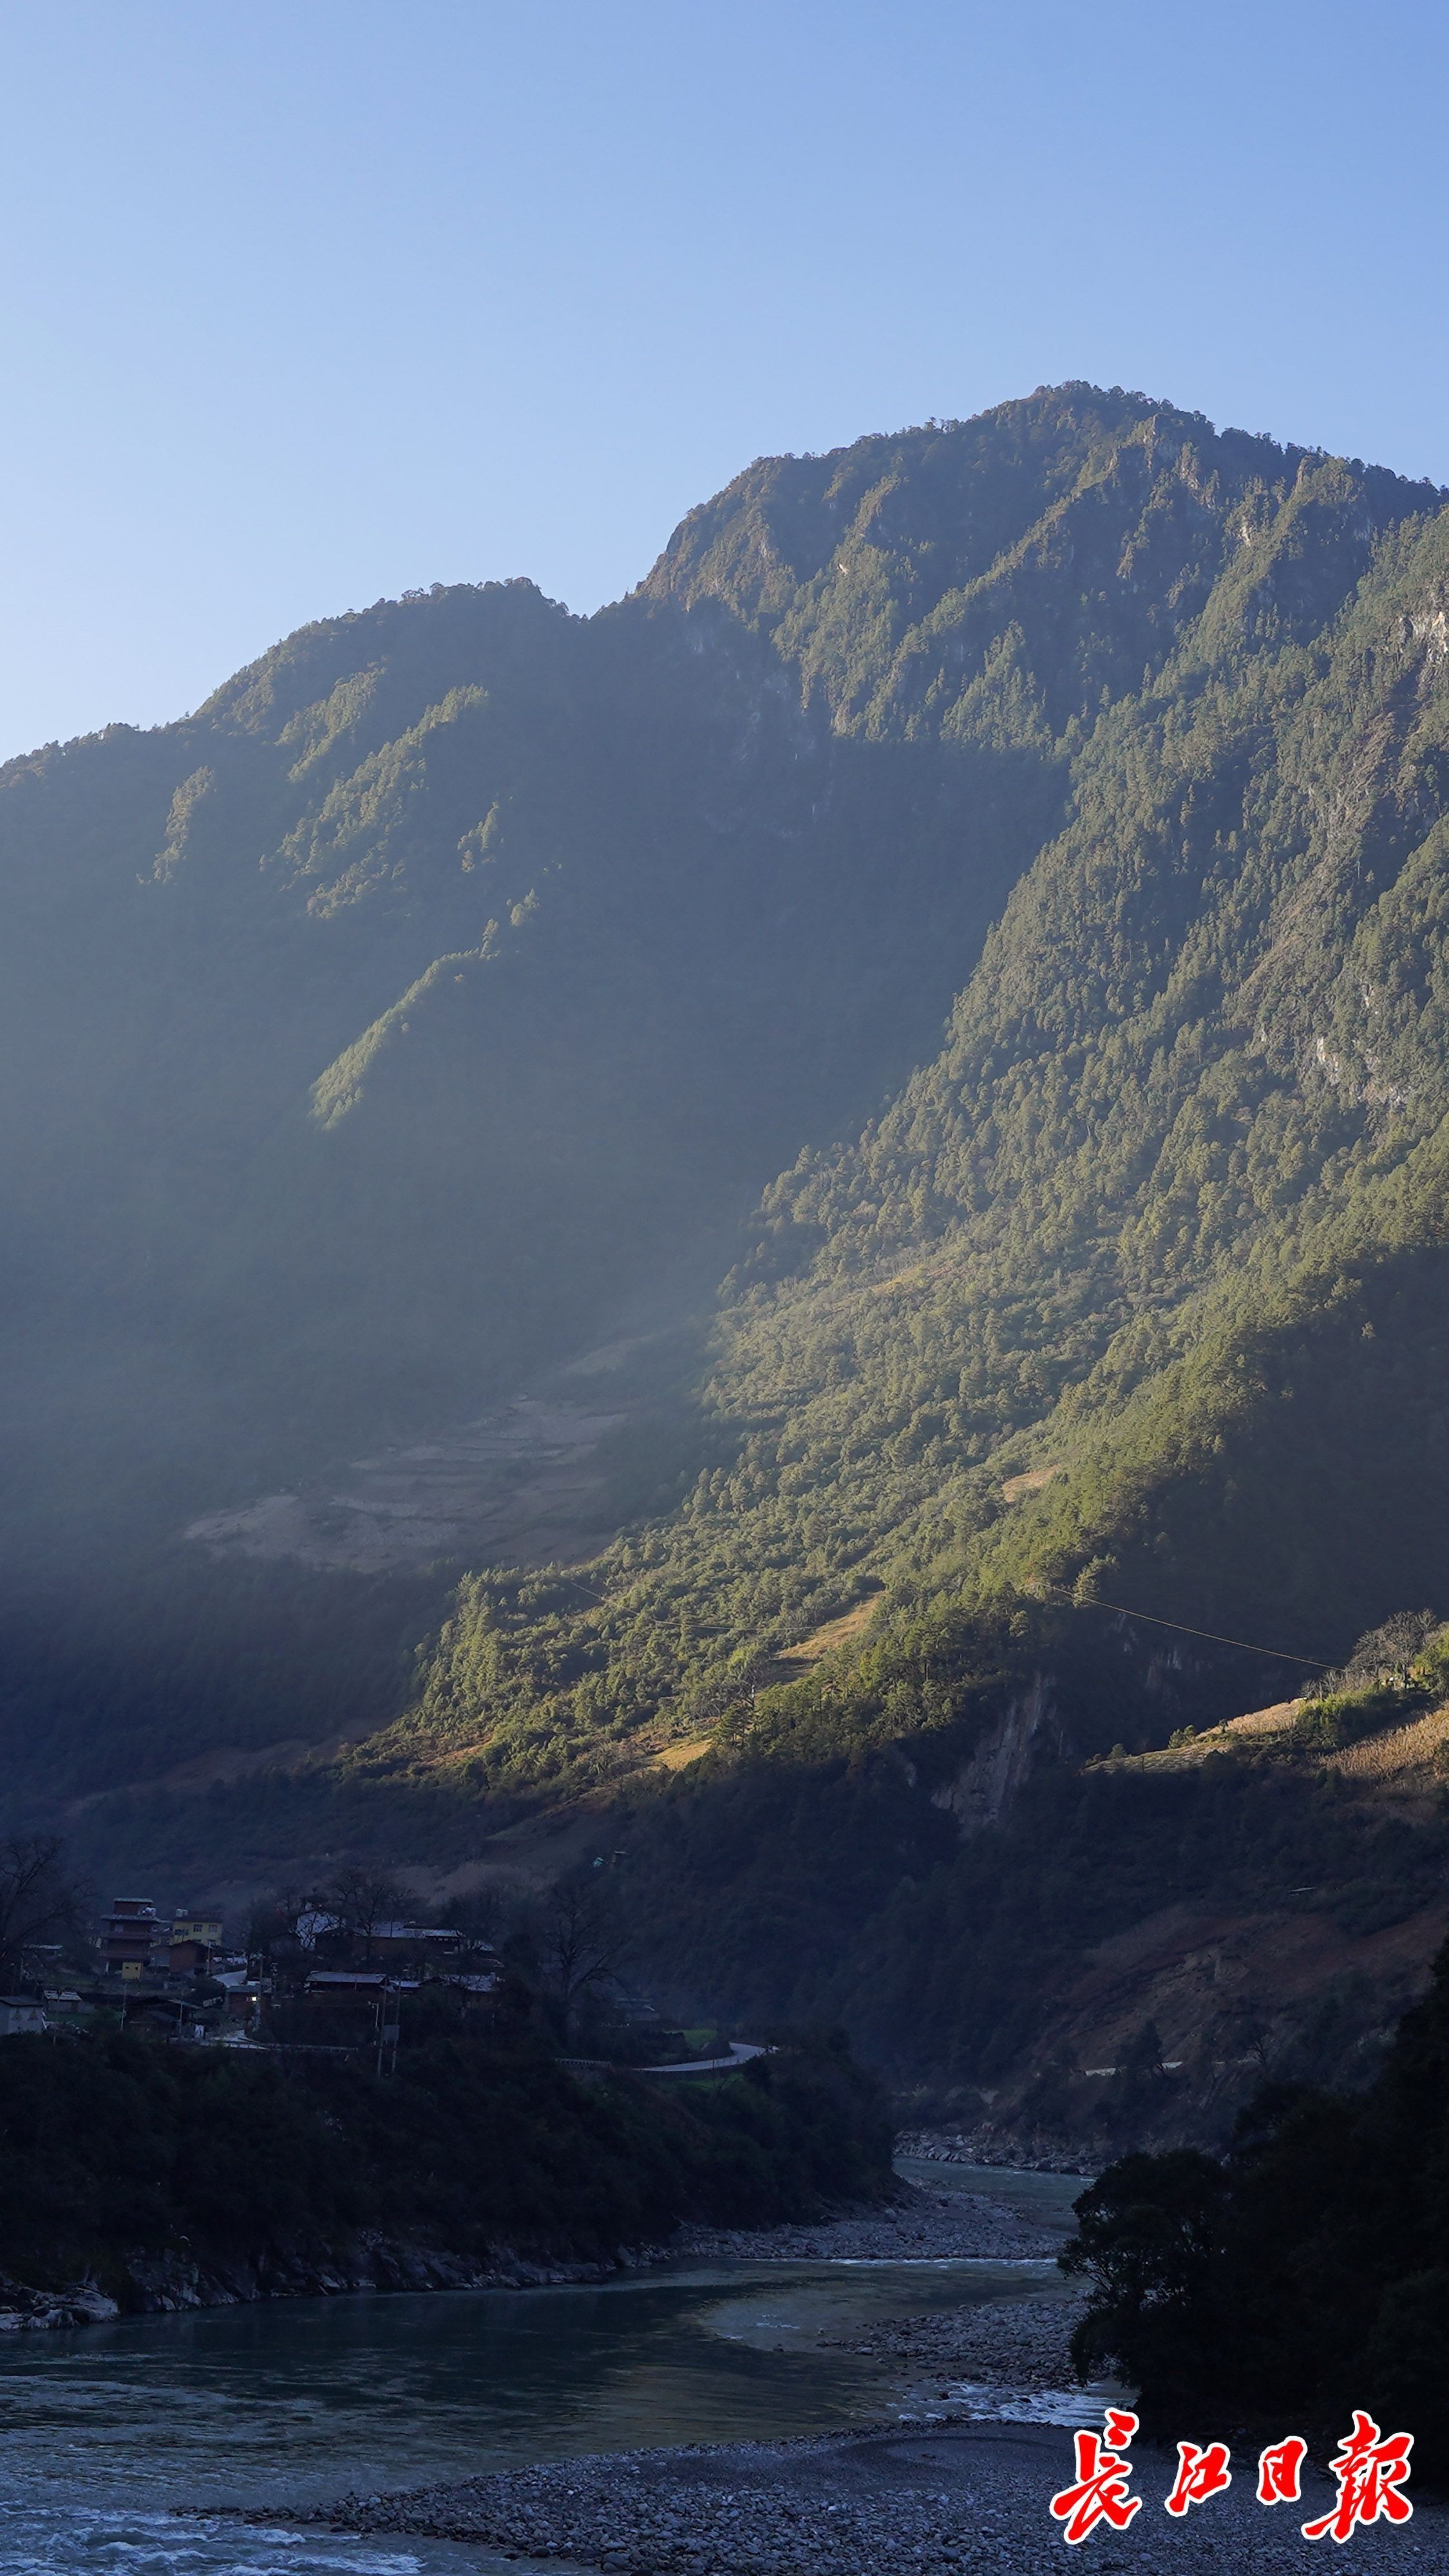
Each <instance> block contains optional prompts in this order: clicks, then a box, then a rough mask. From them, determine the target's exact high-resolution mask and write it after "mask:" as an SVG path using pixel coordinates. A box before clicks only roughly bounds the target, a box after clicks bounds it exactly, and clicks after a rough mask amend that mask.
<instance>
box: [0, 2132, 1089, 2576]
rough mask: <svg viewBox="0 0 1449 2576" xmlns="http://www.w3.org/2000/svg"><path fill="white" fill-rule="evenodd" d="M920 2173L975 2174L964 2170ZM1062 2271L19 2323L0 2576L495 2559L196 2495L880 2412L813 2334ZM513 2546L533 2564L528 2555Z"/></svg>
mask: <svg viewBox="0 0 1449 2576" xmlns="http://www.w3.org/2000/svg"><path fill="white" fill-rule="evenodd" d="M911 2171H912V2172H913V2174H919V2175H920V2176H921V2178H922V2179H925V2178H926V2174H927V2172H928V2171H929V2174H930V2178H931V2179H932V2180H933V2181H934V2180H941V2181H947V2180H948V2179H949V2180H950V2181H953V2182H954V2181H957V2180H958V2177H959V2180H960V2182H961V2183H963V2184H964V2183H965V2181H966V2176H965V2174H964V2173H961V2172H960V2171H959V2169H957V2171H956V2172H953V2173H952V2174H951V2175H950V2176H949V2177H948V2176H946V2175H944V2174H941V2173H940V2170H939V2168H922V2167H918V2166H913V2167H912V2168H911ZM975 2179H976V2178H975V2177H972V2180H973V2181H974V2180H975ZM1039 2185H1040V2186H1048V2187H1047V2188H1043V2189H1036V2188H1035V2187H1036V2186H1039ZM983 2186H984V2187H985V2188H987V2189H990V2190H992V2191H993V2192H999V2194H1000V2196H1001V2197H1003V2198H1006V2197H1008V2196H1009V2197H1011V2198H1012V2199H1014V2200H1016V2201H1017V2202H1018V2203H1019V2204H1023V2203H1024V2205H1025V2206H1026V2207H1030V2208H1031V2209H1032V2211H1033V2214H1034V2215H1036V2214H1039V2215H1040V2216H1042V2217H1043V2218H1046V2219H1048V2221H1049V2222H1050V2221H1055V2222H1056V2223H1057V2224H1058V2225H1059V2224H1060V2223H1061V2215H1060V2213H1062V2212H1063V2211H1064V2205H1065V2198H1066V2197H1070V2195H1071V2194H1072V2193H1074V2192H1075V2191H1078V2190H1080V2189H1081V2184H1080V2182H1076V2183H1071V2184H1070V2185H1064V2184H1062V2183H1059V2182H1058V2181H1057V2178H1056V2177H1044V2176H1043V2177H1038V2176H1022V2177H1019V2178H1017V2177H1008V2176H997V2175H992V2176H990V2177H987V2176H985V2175H983V2176H981V2177H980V2180H979V2183H978V2184H977V2187H978V2188H980V2187H983ZM1055 2277H1056V2276H1055V2272H1054V2267H1053V2266H1052V2265H1051V2264H1050V2263H1046V2262H1032V2263H1020V2262H1016V2263H1005V2264H1003V2263H993V2262H974V2263H967V2262H955V2261H953V2262H929V2261H927V2262H911V2263H898V2262H882V2263H839V2262H801V2263H792V2264H788V2265H787V2264H774V2263H772V2264H751V2263H711V2264H698V2265H693V2266H689V2267H684V2266H679V2267H675V2268H672V2269H662V2270H655V2271H650V2272H646V2273H636V2274H632V2275H626V2276H622V2277H621V2278H619V2279H618V2280H617V2281H611V2282H608V2283H606V2284H603V2285H600V2286H589V2287H578V2288H555V2289H539V2290H525V2291H506V2290H489V2291H477V2292H471V2291H470V2292H456V2293H443V2294H438V2295H433V2296H429V2297H394V2298H383V2297H367V2296H363V2297H350V2298H338V2299H297V2300H290V2299H289V2300H279V2301H276V2302H274V2303H271V2304H268V2305H264V2306H259V2307H254V2308H220V2309H211V2310H207V2311H205V2312H202V2313H200V2314H195V2315H189V2316H181V2317H147V2318H139V2319H130V2320H126V2321H124V2322H117V2323H116V2324H113V2325H106V2326H88V2327H84V2328H81V2329H78V2330H76V2331H74V2332H69V2333H62V2334H21V2335H16V2336H13V2337H10V2338H7V2339H6V2342H5V2344H4V2346H3V2348H0V2568H3V2569H4V2570H5V2576H223V2571H224V2576H324V2571H325V2572H326V2576H445V2571H449V2570H456V2571H461V2570H463V2569H469V2570H491V2569H493V2568H494V2567H497V2568H499V2569H501V2568H502V2566H503V2565H504V2563H505V2562H504V2561H502V2560H501V2559H499V2560H495V2559H494V2558H493V2557H492V2556H491V2554H490V2553H489V2552H487V2551H486V2550H480V2549H479V2548H478V2547H477V2546H476V2545H469V2546H466V2547H464V2546H455V2545H453V2544H449V2543H445V2542H408V2543H406V2544H402V2543H397V2544H394V2543H380V2542H377V2541H364V2540H354V2539H350V2538H347V2537H346V2536H342V2535H337V2536H334V2535H330V2534H318V2533H315V2532H310V2531H307V2530H304V2529H301V2528H293V2529H290V2530H289V2529H287V2528H285V2527H282V2528H277V2529H273V2528H266V2529H256V2530H252V2529H249V2528H247V2527H245V2526H238V2525H237V2524H236V2523H234V2522H231V2521H229V2520H221V2519H214V2518H213V2519H208V2518H207V2516H206V2514H205V2510H204V2509H205V2507H206V2505H207V2504H209V2503H215V2504H221V2503H227V2504H236V2503H256V2504H262V2503H265V2504H268V2505H276V2504H279V2503H280V2504H283V2505H285V2504H287V2503H292V2502H296V2503H303V2502H307V2501H311V2500H314V2499H318V2498H325V2497H327V2496H333V2495H339V2494H342V2493H344V2492H346V2490H347V2489H349V2488H353V2487H358V2486H364V2487H366V2488H367V2489H368V2490H370V2491H375V2490H376V2489H377V2488H379V2487H384V2486H407V2485H415V2484H420V2483H422V2482H423V2481H425V2480H430V2479H434V2478H441V2477H453V2478H457V2477H466V2476H471V2475H475V2474H477V2473H478V2472H479V2471H482V2470H486V2469H492V2468H505V2467H513V2466H519V2465H522V2464H523V2463H525V2462H527V2461H530V2460H543V2459H558V2458H562V2457H567V2456H570V2455H577V2454H578V2453H581V2452H586V2451H608V2450H628V2449H632V2448H635V2447H638V2446H653V2445H658V2444H669V2443H677V2442H699V2441H711V2442H717V2441H730V2440H737V2439H761V2438H768V2437H770V2436H773V2435H776V2434H785V2433H804V2432H812V2431H824V2430H828V2429H831V2428H836V2427H841V2426H845V2425H849V2424H851V2423H853V2422H864V2421H867V2420H870V2419H872V2418H877V2419H878V2418H879V2417H880V2416H881V2415H882V2414H883V2413H885V2412H887V2411H888V2410H889V2403H890V2399H889V2389H888V2385H887V2380H886V2377H885V2375H884V2373H883V2372H882V2371H881V2369H880V2367H879V2366H878V2365H875V2364H873V2363H871V2362H869V2361H867V2360H864V2359H862V2358H860V2357H858V2356H856V2355H854V2354H852V2353H849V2352H844V2351H833V2350H825V2351H822V2350H820V2349H819V2348H818V2347H817V2345H816V2343H815V2340H814V2338H815V2336H816V2335H817V2334H818V2333H819V2332H820V2331H821V2330H822V2329H823V2330H824V2331H826V2332H827V2333H829V2334H835V2333H844V2332H847V2331H848V2329H849V2328H850V2326H851V2325H852V2324H859V2323H863V2322H865V2321H867V2320H870V2319H874V2318H880V2317H887V2316H899V2315H902V2314H906V2313H914V2314H918V2315H919V2314H921V2313H922V2312H924V2311H925V2310H927V2309H930V2308H935V2307H940V2308H950V2307H958V2306H962V2305H965V2304H970V2303H973V2302H974V2301H976V2300H978V2299H983V2298H1000V2297H1002V2296H1004V2295H1007V2296H1009V2295H1030V2294H1034V2295H1037V2296H1040V2295H1041V2293H1042V2291H1043V2290H1044V2289H1048V2288H1050V2287H1051V2286H1052V2284H1053V2282H1054V2280H1055ZM177 2508H180V2509H181V2511H180V2513H179V2514H178V2511H177ZM507 2563H509V2564H511V2565H512V2566H513V2567H514V2569H515V2576H524V2562H520V2561H511V2562H507Z"/></svg>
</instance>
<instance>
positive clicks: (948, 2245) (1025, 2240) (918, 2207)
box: [669, 2183, 1061, 2263]
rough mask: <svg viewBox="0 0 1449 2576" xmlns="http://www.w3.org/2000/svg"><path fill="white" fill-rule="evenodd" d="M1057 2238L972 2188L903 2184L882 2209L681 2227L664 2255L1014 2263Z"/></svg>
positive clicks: (1048, 2251) (1051, 2248)
mask: <svg viewBox="0 0 1449 2576" xmlns="http://www.w3.org/2000/svg"><path fill="white" fill-rule="evenodd" d="M1060 2244H1061V2237H1060V2235H1059V2234H1057V2235H1053V2234H1051V2233H1049V2232H1048V2231H1047V2230H1046V2229H1045V2228H1042V2227H1038V2226H1036V2225H1035V2224H1034V2223H1033V2221H1032V2220H1031V2218H1030V2217H1027V2216H1024V2215H1023V2214H1021V2213H1020V2212H1018V2211H1017V2210H1015V2209H1011V2208H1009V2207H1007V2206H1006V2205H1005V2204H1004V2203H1003V2202H1001V2201H999V2200H988V2199H986V2198H984V2197H983V2196H981V2195H980V2194H978V2193H975V2192H966V2191H936V2190H933V2189H932V2187H931V2185H930V2184H929V2183H902V2185H901V2186H900V2193H899V2197H898V2198H897V2199H896V2200H895V2201H893V2202H892V2203H891V2204H890V2205H889V2206H888V2207H886V2208H884V2209H862V2210H850V2211H847V2212H845V2213H843V2214H842V2215H841V2216H840V2217H838V2218H830V2219H823V2220H821V2221H819V2222H818V2223H817V2224H816V2225H815V2226H813V2227H762V2228H737V2227H730V2228H725V2227H682V2228H681V2229H680V2230H679V2233H678V2235H677V2236H675V2237H673V2238H671V2240H670V2245H669V2252H670V2253H671V2254H686V2255H688V2254H694V2255H700V2256H703V2257H705V2258H707V2259H710V2260H716V2261H717V2260H719V2259H720V2258H721V2257H733V2258H734V2259H735V2260H737V2261H739V2262H749V2263H802V2262H803V2263H811V2262H835V2263H892V2262H894V2263H909V2262H912V2261H914V2262H922V2261H935V2262H948V2261H952V2260H954V2261H957V2262H963V2261H972V2260H975V2261H986V2262H989V2261H992V2260H995V2261H999V2262H1004V2263H1010V2262H1019V2261H1021V2260H1023V2259H1024V2258H1026V2257H1027V2256H1030V2255H1040V2256H1046V2257H1050V2256H1052V2255H1054V2254H1055V2253H1056V2252H1057V2251H1058V2249H1059V2247H1060Z"/></svg>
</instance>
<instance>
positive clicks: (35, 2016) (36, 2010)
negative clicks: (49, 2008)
mask: <svg viewBox="0 0 1449 2576" xmlns="http://www.w3.org/2000/svg"><path fill="white" fill-rule="evenodd" d="M46 2028H47V2023H46V2018H45V2006H44V2004H42V2003H38V2002H37V2001H36V1998H35V1996H34V1995H0V2039H15V2038H18V2037H19V2036H20V2035H21V2034H22V2033H24V2032H28V2031H42V2030H44V2029H46Z"/></svg>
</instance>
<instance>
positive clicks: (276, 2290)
mask: <svg viewBox="0 0 1449 2576" xmlns="http://www.w3.org/2000/svg"><path fill="white" fill-rule="evenodd" d="M670 2250H671V2249H670V2248H666V2247H662V2246H657V2245H651V2246H645V2247H629V2246H620V2248H619V2249H618V2252H617V2253H616V2254H615V2255H614V2256H613V2257H612V2259H611V2260H608V2261H598V2262H575V2263H571V2262H564V2261H553V2262H551V2261H549V2260H548V2259H547V2257H546V2256H544V2257H536V2256H530V2255H527V2254H521V2253H518V2252H515V2251H514V2250H513V2249H511V2248H510V2247H507V2246H500V2247H498V2248H497V2249H496V2250H495V2251H493V2252H492V2253H490V2255H489V2256H488V2258H487V2260H486V2261H485V2262H482V2263H470V2262H468V2261H466V2260H465V2259H463V2258H461V2257H459V2256H457V2255H454V2254H449V2253H447V2252H446V2251H444V2250H443V2249H442V2248H441V2247H439V2246H435V2245H417V2244H410V2243H406V2242H403V2241H402V2240H400V2239H398V2238H395V2237H387V2236H373V2235H365V2236H359V2237H357V2238H355V2239H354V2240H353V2241H352V2243H350V2244H349V2245H346V2246H344V2247H341V2248H339V2249H338V2250H337V2251H336V2253H335V2254H332V2255H329V2256H328V2257H327V2258H326V2259H324V2260H320V2261H319V2260H318V2258H317V2257H316V2256H315V2255H310V2254H309V2255H300V2254H292V2253H289V2252H288V2251H287V2250H286V2248H284V2247H282V2248H278V2247H271V2248H269V2249H268V2250H267V2251H266V2252H265V2253H263V2254H260V2255H258V2256H256V2257H255V2258H250V2257H243V2258H239V2259H238V2260H237V2261H235V2262H231V2263H216V2262H213V2263H210V2264H202V2263H193V2262H190V2261H188V2260H187V2259H186V2258H185V2257H184V2256H182V2255H178V2254H133V2255H122V2256H117V2258H116V2260H115V2261H114V2263H112V2264H110V2265H108V2266H107V2269H106V2276H105V2281H104V2283H102V2282H99V2281H96V2280H94V2279H91V2280H84V2281H70V2282H66V2283H64V2284H62V2285H61V2286H60V2287H59V2288H56V2289H44V2290H42V2289H36V2288H34V2287H31V2286H29V2285H28V2284H26V2283H25V2282H22V2281H13V2280H9V2279H7V2278H5V2277H4V2276H3V2275H0V2334H18V2333H25V2332H31V2331H35V2330H37V2329H42V2330H43V2329H45V2328H47V2327H63V2326H86V2325H103V2324H106V2323H108V2322H109V2321H110V2320H111V2319H112V2318H114V2317H119V2316H132V2317H136V2316H173V2315H178V2314H180V2313H181V2312H182V2311H184V2310H187V2309H191V2308H231V2307H246V2306H250V2305H251V2304H252V2303H253V2302H254V2301H256V2300H258V2299H322V2298H336V2297H341V2296H345V2295H346V2294H347V2293H348V2292H349V2291H357V2290H524V2289H533V2288H536V2287H538V2286H540V2285H543V2284H547V2283H559V2282H568V2281H606V2280H610V2279H612V2278H613V2276H614V2275H615V2274H616V2273H618V2272H622V2271H636V2270H639V2269H640V2268H642V2267H643V2266H644V2265H646V2264H649V2263H657V2262H659V2261H661V2260H662V2259H664V2257H665V2256H666V2255H667V2253H668V2252H669V2251H670Z"/></svg>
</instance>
